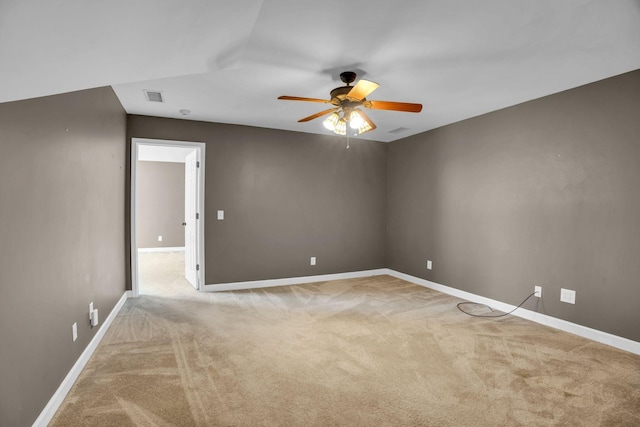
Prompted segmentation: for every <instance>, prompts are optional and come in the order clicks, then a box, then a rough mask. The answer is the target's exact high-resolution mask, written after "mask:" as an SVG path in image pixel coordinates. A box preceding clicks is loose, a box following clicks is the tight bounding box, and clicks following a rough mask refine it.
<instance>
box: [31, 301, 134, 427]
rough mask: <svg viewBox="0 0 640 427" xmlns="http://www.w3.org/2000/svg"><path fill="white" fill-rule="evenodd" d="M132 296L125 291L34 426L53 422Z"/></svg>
mask: <svg viewBox="0 0 640 427" xmlns="http://www.w3.org/2000/svg"><path fill="white" fill-rule="evenodd" d="M131 296H132V293H131V291H125V292H124V294H122V297H121V298H120V299H119V300H118V302H117V303H116V305H115V306H114V307H113V310H111V313H109V316H107V318H106V319H105V321H104V323H103V324H102V327H100V329H99V330H98V332H97V333H96V334H95V335H94V336H93V339H92V340H91V342H89V345H87V347H86V348H85V349H84V351H83V352H82V354H81V355H80V357H79V358H78V360H77V361H76V363H75V364H74V365H73V367H72V368H71V370H70V371H69V373H67V376H66V377H65V378H64V380H62V383H60V386H59V387H58V389H57V390H56V392H55V393H54V394H53V396H51V399H49V402H48V403H47V405H46V406H45V407H44V409H43V410H42V412H41V413H40V415H39V416H38V418H36V420H35V421H34V423H33V427H46V426H47V425H48V424H49V422H51V420H52V419H53V416H54V415H55V414H56V412H57V411H58V408H60V405H61V404H62V402H63V400H64V398H65V397H66V396H67V394H68V393H69V390H71V387H72V386H73V384H74V383H75V382H76V380H77V379H78V376H80V373H81V372H82V370H83V369H84V367H85V366H86V364H87V362H88V361H89V359H90V358H91V356H92V355H93V353H94V352H95V351H96V348H97V347H98V344H100V341H102V338H103V337H104V335H105V334H106V332H107V330H108V329H109V327H110V326H111V324H112V323H113V320H114V319H115V318H116V316H117V315H118V313H119V312H120V309H122V306H123V305H124V303H125V302H126V301H127V299H128V298H131Z"/></svg>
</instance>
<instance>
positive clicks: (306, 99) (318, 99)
mask: <svg viewBox="0 0 640 427" xmlns="http://www.w3.org/2000/svg"><path fill="white" fill-rule="evenodd" d="M278 99H283V100H285V101H307V102H322V103H325V104H330V103H331V101H329V100H327V99H320V98H304V97H301V96H286V95H282V96H279V97H278Z"/></svg>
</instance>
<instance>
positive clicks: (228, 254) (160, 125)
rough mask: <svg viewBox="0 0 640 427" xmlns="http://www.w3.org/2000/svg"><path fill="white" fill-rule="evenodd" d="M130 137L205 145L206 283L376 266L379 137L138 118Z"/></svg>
mask: <svg viewBox="0 0 640 427" xmlns="http://www.w3.org/2000/svg"><path fill="white" fill-rule="evenodd" d="M128 136H129V138H131V137H137V138H157V139H173V140H182V141H194V142H205V143H206V183H205V187H206V188H205V191H206V197H205V205H206V206H205V209H206V212H205V217H206V219H205V221H206V223H205V234H206V237H205V257H206V263H205V266H206V278H205V280H206V283H207V284H215V283H225V282H236V281H244V280H263V279H275V278H285V277H296V276H306V275H315V274H328V273H340V272H347V271H357V270H367V269H375V268H382V267H384V263H385V233H384V230H385V222H386V218H385V210H386V206H385V204H386V181H387V175H386V149H387V148H386V145H385V144H383V143H377V142H370V141H362V140H354V139H352V140H351V148H350V149H348V150H347V149H346V148H345V140H344V138H338V137H332V136H323V135H311V134H303V133H297V132H286V131H277V130H269V129H261V128H252V127H245V126H234V125H222V124H214V123H205V122H196V121H187V120H173V119H162V118H152V117H144V116H129V118H128ZM129 141H130V140H129ZM219 209H221V210H224V211H225V220H224V221H217V220H216V211H217V210H219ZM311 256H315V257H317V260H318V264H317V265H316V266H310V265H309V258H310V257H311Z"/></svg>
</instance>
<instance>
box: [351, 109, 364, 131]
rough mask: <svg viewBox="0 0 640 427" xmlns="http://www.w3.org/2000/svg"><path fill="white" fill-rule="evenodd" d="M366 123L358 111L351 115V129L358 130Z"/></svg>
mask: <svg viewBox="0 0 640 427" xmlns="http://www.w3.org/2000/svg"><path fill="white" fill-rule="evenodd" d="M364 123H365V121H364V120H363V118H362V116H361V115H360V114H358V111H357V110H353V111H352V112H351V114H349V126H350V127H351V129H358V128H360V127H362V125H363V124H364Z"/></svg>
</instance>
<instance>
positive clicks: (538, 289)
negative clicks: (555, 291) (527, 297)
mask: <svg viewBox="0 0 640 427" xmlns="http://www.w3.org/2000/svg"><path fill="white" fill-rule="evenodd" d="M533 292H535V295H534V296H535V297H538V298H542V286H534V287H533Z"/></svg>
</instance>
